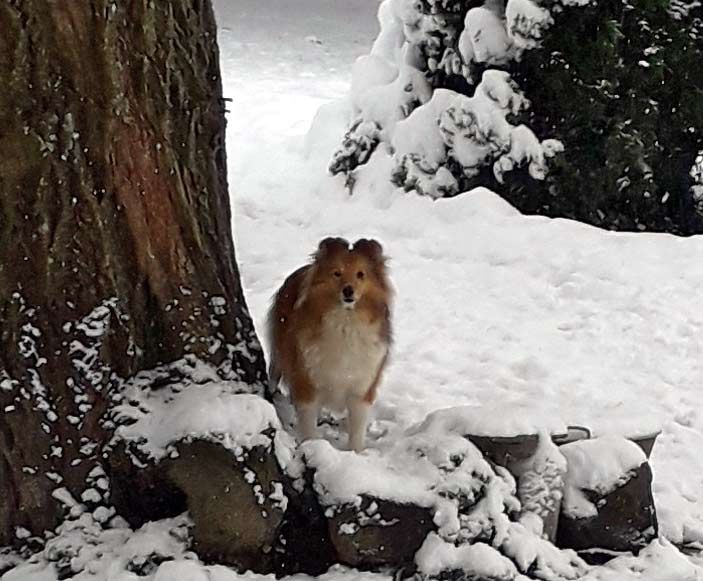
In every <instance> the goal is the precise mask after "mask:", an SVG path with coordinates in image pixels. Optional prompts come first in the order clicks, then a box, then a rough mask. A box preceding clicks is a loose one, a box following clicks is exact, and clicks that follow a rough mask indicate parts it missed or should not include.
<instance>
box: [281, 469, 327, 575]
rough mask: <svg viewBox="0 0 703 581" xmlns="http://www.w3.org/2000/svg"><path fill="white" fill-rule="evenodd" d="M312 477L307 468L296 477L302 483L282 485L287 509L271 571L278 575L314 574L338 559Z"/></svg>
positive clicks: (322, 570)
mask: <svg viewBox="0 0 703 581" xmlns="http://www.w3.org/2000/svg"><path fill="white" fill-rule="evenodd" d="M312 480H313V476H312V472H310V471H307V472H306V473H305V474H304V475H303V477H302V478H301V480H300V481H299V482H300V484H301V485H302V486H297V487H296V486H294V485H293V484H292V483H288V484H287V485H286V487H285V493H286V496H288V510H287V511H286V515H285V519H284V522H283V526H282V527H281V533H280V536H279V539H278V546H277V549H276V556H275V557H276V558H275V562H276V569H275V573H276V576H277V577H279V578H280V577H288V576H290V575H295V574H298V573H305V574H307V575H311V576H314V577H317V576H319V575H322V574H323V573H325V572H326V571H327V570H328V569H329V568H330V567H331V566H332V565H334V564H335V563H336V562H337V561H338V559H337V552H336V550H335V547H334V545H333V544H332V541H331V540H330V533H329V526H328V524H327V518H326V517H325V513H324V511H323V509H322V507H321V506H320V503H319V502H318V500H317V496H316V495H315V492H314V491H313V487H312ZM296 484H297V483H296ZM299 489H300V490H299Z"/></svg>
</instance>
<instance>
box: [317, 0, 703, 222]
mask: <svg viewBox="0 0 703 581" xmlns="http://www.w3.org/2000/svg"><path fill="white" fill-rule="evenodd" d="M378 18H379V23H380V27H381V30H380V33H379V35H378V38H377V39H376V41H375V43H374V44H373V47H372V49H371V52H370V54H369V55H367V56H365V57H362V58H360V59H359V60H358V62H357V63H356V64H355V66H354V69H353V81H352V90H351V100H352V107H353V111H352V113H353V119H354V121H353V122H352V126H351V130H350V132H349V134H348V135H347V136H346V137H345V140H344V144H343V146H342V147H341V148H340V150H339V151H338V152H337V153H336V154H335V155H334V158H333V163H332V164H331V166H330V170H331V171H332V172H333V173H345V174H346V175H347V177H348V178H349V179H348V181H347V184H348V185H349V187H350V188H352V189H353V188H354V187H355V186H358V187H361V185H362V184H372V183H373V184H376V183H378V181H379V178H378V175H376V174H378V172H379V171H381V172H384V179H386V180H387V181H390V182H391V183H392V184H394V185H395V186H398V187H402V188H403V189H405V190H406V191H415V192H417V193H419V194H422V195H428V196H431V197H434V198H437V197H445V196H453V195H457V194H459V193H462V192H465V191H468V190H469V189H472V188H473V187H476V186H485V187H488V188H490V189H492V190H495V191H496V192H498V193H499V194H501V195H502V196H504V197H505V198H506V199H507V200H508V201H510V202H511V203H512V204H514V205H515V206H517V207H518V208H519V209H520V210H521V211H523V212H528V213H542V214H547V215H550V216H565V217H570V218H575V219H579V220H583V221H586V222H589V223H592V224H596V225H601V226H605V227H609V228H614V229H627V230H646V229H649V230H666V231H673V232H681V233H692V232H703V216H702V215H701V214H700V213H698V212H697V211H696V207H697V205H698V198H696V195H697V194H696V191H697V190H696V188H693V189H692V188H691V183H692V180H693V177H695V176H693V177H692V176H691V175H690V174H689V172H690V170H691V168H692V167H693V166H694V160H695V158H696V155H697V154H698V152H699V151H700V150H701V149H703V138H702V137H701V130H700V129H701V125H702V124H703V100H702V99H700V98H698V96H699V95H700V94H701V92H703V68H702V67H700V66H699V65H698V63H699V62H700V60H701V58H702V57H703V42H701V40H702V39H703V33H702V32H701V29H702V26H703V24H702V23H703V7H701V6H700V5H699V4H698V3H681V2H677V3H669V2H667V1H662V2H651V1H649V0H637V1H635V2H625V1H624V0H608V1H605V2H595V1H593V0H548V1H541V2H535V1H533V0H485V1H483V2H481V1H473V0H463V1H462V0H384V1H383V2H382V3H381V6H380V9H379V13H378ZM376 149H378V150H382V152H383V153H382V155H383V156H390V158H391V160H392V163H383V164H380V163H372V164H368V163H367V162H368V161H369V160H370V159H371V158H372V157H373V154H374V150H376ZM379 155H381V154H379ZM369 173H374V174H375V175H374V177H373V178H372V177H370V176H369V175H366V174H369Z"/></svg>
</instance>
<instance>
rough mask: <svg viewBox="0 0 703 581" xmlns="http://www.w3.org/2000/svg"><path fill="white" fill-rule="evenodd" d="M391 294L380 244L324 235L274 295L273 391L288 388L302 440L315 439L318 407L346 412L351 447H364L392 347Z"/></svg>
mask: <svg viewBox="0 0 703 581" xmlns="http://www.w3.org/2000/svg"><path fill="white" fill-rule="evenodd" d="M392 294H393V293H392V289H391V286H390V282H389V280H388V274H387V268H386V257H385V256H384V254H383V248H382V246H381V244H379V243H378V242H377V241H376V240H368V239H365V238H362V239H360V240H357V241H356V242H355V243H354V244H353V245H351V244H350V243H349V242H348V241H347V240H345V239H344V238H325V239H324V240H322V241H321V242H320V243H319V246H318V248H317V251H316V252H315V253H314V254H313V255H312V262H311V263H310V264H307V265H305V266H303V267H301V268H299V269H298V270H296V271H295V272H293V273H292V274H291V275H290V276H288V278H286V280H285V281H284V283H283V285H282V286H281V288H280V289H279V290H278V292H276V294H275V295H274V297H273V303H272V305H271V309H270V311H269V317H268V331H269V338H270V354H271V357H270V360H271V363H270V366H269V381H270V385H269V388H270V389H271V391H272V392H273V391H275V390H276V388H277V387H278V384H279V382H280V381H281V379H282V380H283V381H284V382H285V383H286V384H287V385H288V386H289V388H290V392H291V399H292V401H293V405H294V407H295V410H296V415H297V422H298V431H299V433H300V436H301V437H302V439H303V440H308V439H313V438H315V436H316V432H317V421H318V415H319V413H320V409H321V408H323V407H325V408H328V409H331V410H334V411H343V410H344V409H345V408H346V410H347V412H348V420H347V427H348V436H349V448H350V449H352V450H354V451H356V452H360V451H361V450H363V448H364V438H365V435H366V426H367V423H368V419H369V413H370V409H371V406H372V405H373V402H374V400H375V399H376V392H377V389H378V385H379V383H380V381H381V375H382V374H383V370H384V368H385V367H386V364H387V362H388V354H389V350H390V346H391V342H392V331H391V300H392Z"/></svg>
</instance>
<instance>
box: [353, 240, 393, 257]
mask: <svg viewBox="0 0 703 581" xmlns="http://www.w3.org/2000/svg"><path fill="white" fill-rule="evenodd" d="M353 249H354V250H355V251H357V252H359V253H360V254H363V255H364V256H366V257H367V258H369V259H370V260H373V261H374V262H379V263H383V262H385V260H386V259H385V257H384V256H383V246H381V244H380V243H379V242H378V241H377V240H371V239H368V238H360V239H359V240H357V241H356V242H355V243H354V248H353Z"/></svg>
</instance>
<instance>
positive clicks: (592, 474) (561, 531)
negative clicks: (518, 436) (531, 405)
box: [556, 437, 657, 552]
mask: <svg viewBox="0 0 703 581" xmlns="http://www.w3.org/2000/svg"><path fill="white" fill-rule="evenodd" d="M561 450H562V452H563V453H564V455H565V456H566V458H567V463H568V470H567V479H566V480H567V485H566V493H565V496H564V504H563V506H562V512H561V515H560V519H559V527H558V530H557V540H556V544H557V546H559V547H563V548H571V549H575V550H585V549H594V548H598V549H604V550H606V551H632V552H637V551H638V550H639V549H641V548H642V547H644V546H645V545H647V544H648V543H649V542H650V541H651V540H652V539H654V538H655V537H656V536H657V517H656V512H655V508H654V498H653V496H652V471H651V469H650V467H649V464H648V463H647V461H646V456H645V454H644V452H643V451H642V450H641V449H640V448H639V447H638V446H637V444H635V443H633V442H631V441H629V440H626V439H624V438H615V437H603V438H594V439H592V440H583V441H580V442H574V443H572V444H567V445H565V446H562V448H561Z"/></svg>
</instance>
